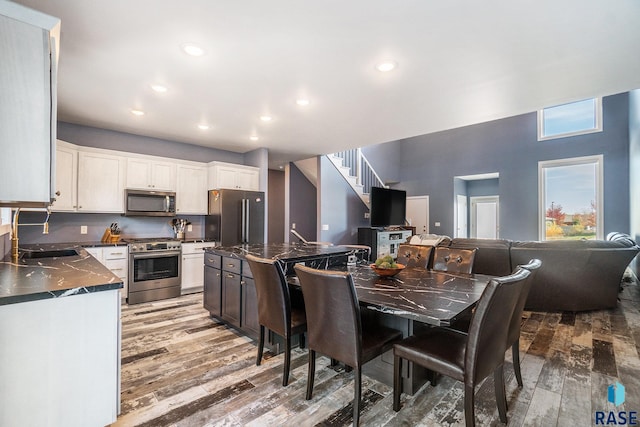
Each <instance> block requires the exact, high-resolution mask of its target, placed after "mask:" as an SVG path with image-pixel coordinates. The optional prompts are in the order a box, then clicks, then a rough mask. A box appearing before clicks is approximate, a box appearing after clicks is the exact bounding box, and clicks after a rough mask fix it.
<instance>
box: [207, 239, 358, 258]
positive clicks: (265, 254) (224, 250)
mask: <svg viewBox="0 0 640 427" xmlns="http://www.w3.org/2000/svg"><path fill="white" fill-rule="evenodd" d="M205 251H206V252H207V253H212V254H217V255H222V256H226V257H231V258H240V259H244V258H245V256H246V255H247V254H250V255H253V256H257V257H260V258H268V259H277V260H283V261H287V262H295V261H299V260H305V259H312V258H318V257H323V256H335V255H344V254H347V253H350V252H353V249H352V248H348V247H345V246H324V245H315V244H304V243H268V244H249V245H236V246H216V247H213V248H207V249H205Z"/></svg>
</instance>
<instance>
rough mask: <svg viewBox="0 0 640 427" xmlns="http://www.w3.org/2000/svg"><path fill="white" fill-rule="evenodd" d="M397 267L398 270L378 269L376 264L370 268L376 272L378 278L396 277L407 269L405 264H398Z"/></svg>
mask: <svg viewBox="0 0 640 427" xmlns="http://www.w3.org/2000/svg"><path fill="white" fill-rule="evenodd" d="M396 265H397V266H398V267H397V268H380V267H377V266H376V265H375V264H371V266H370V267H371V269H372V270H373V271H375V272H376V274H377V275H378V276H395V275H396V274H398V273H400V272H401V271H402V270H404V267H405V266H404V264H398V263H396Z"/></svg>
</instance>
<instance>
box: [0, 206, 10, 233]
mask: <svg viewBox="0 0 640 427" xmlns="http://www.w3.org/2000/svg"><path fill="white" fill-rule="evenodd" d="M10 225H11V209H9V208H0V235H2V234H5V233H8V232H9V226H10Z"/></svg>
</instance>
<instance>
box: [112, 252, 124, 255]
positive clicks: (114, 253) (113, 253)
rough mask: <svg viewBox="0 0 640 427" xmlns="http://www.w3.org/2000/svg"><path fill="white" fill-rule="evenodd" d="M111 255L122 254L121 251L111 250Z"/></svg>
mask: <svg viewBox="0 0 640 427" xmlns="http://www.w3.org/2000/svg"><path fill="white" fill-rule="evenodd" d="M111 255H122V252H111Z"/></svg>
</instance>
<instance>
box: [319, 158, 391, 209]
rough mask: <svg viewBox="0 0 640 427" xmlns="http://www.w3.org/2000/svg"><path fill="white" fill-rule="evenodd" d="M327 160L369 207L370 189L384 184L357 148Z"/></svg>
mask: <svg viewBox="0 0 640 427" xmlns="http://www.w3.org/2000/svg"><path fill="white" fill-rule="evenodd" d="M327 158H328V159H329V160H331V162H332V163H333V164H334V165H335V167H336V169H338V171H339V172H340V174H341V175H342V176H344V178H345V179H346V180H347V182H348V183H349V185H351V188H353V190H354V191H355V192H356V194H358V196H359V197H360V199H361V200H362V201H363V202H364V204H365V205H367V206H368V207H370V205H369V193H370V192H371V187H384V188H387V186H386V185H384V182H383V181H382V179H381V178H380V177H379V176H378V174H377V173H376V172H375V171H374V170H373V168H372V167H371V164H370V163H369V161H368V160H367V158H366V157H365V156H364V155H363V154H362V150H361V149H359V148H356V149H353V150H347V151H341V152H339V153H333V154H328V155H327Z"/></svg>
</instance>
